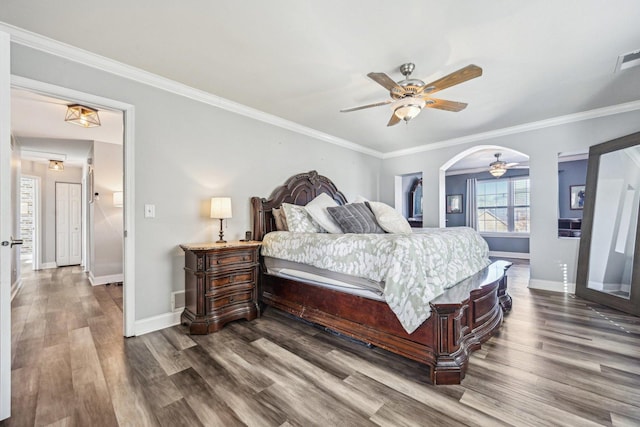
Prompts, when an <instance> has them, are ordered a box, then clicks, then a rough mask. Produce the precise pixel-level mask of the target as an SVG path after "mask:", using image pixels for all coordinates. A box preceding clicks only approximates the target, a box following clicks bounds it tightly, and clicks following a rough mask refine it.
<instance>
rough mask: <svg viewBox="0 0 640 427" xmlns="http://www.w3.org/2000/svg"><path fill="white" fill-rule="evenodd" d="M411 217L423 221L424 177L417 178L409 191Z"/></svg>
mask: <svg viewBox="0 0 640 427" xmlns="http://www.w3.org/2000/svg"><path fill="white" fill-rule="evenodd" d="M409 217H410V218H409V219H412V220H420V221H422V179H416V180H415V182H414V183H413V185H412V186H411V191H409Z"/></svg>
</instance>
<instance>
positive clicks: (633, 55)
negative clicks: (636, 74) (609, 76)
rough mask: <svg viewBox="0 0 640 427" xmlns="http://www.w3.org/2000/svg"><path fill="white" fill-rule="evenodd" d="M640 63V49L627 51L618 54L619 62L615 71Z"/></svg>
mask: <svg viewBox="0 0 640 427" xmlns="http://www.w3.org/2000/svg"><path fill="white" fill-rule="evenodd" d="M638 65H640V50H636V51H635V52H629V53H625V54H624V55H620V56H618V62H617V63H616V69H615V71H614V72H616V73H617V72H618V71H622V70H626V69H627V68H631V67H637V66H638Z"/></svg>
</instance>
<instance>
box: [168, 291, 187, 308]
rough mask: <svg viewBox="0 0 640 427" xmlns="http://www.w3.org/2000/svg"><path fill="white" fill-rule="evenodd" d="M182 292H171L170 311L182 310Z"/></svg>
mask: <svg viewBox="0 0 640 427" xmlns="http://www.w3.org/2000/svg"><path fill="white" fill-rule="evenodd" d="M184 304H185V302H184V291H177V292H171V311H173V312H176V311H182V310H184Z"/></svg>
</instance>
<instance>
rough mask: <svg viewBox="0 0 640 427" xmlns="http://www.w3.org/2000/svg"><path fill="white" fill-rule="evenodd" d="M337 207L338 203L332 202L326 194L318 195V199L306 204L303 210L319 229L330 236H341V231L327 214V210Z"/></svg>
mask: <svg viewBox="0 0 640 427" xmlns="http://www.w3.org/2000/svg"><path fill="white" fill-rule="evenodd" d="M336 206H339V205H338V202H336V201H335V200H333V199H332V198H331V196H329V195H328V194H327V193H320V195H319V196H318V197H316V198H315V199H313V200H312V201H310V202H309V203H307V206H305V207H304V208H305V209H306V210H307V213H308V214H309V215H311V218H313V219H314V220H315V221H316V222H317V223H318V224H320V227H322V228H324V229H325V230H326V231H328V232H329V233H332V234H342V229H341V228H340V226H339V225H338V224H337V223H336V222H335V221H334V219H333V218H332V217H331V215H329V212H327V208H329V207H336Z"/></svg>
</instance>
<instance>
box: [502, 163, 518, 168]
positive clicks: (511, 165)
mask: <svg viewBox="0 0 640 427" xmlns="http://www.w3.org/2000/svg"><path fill="white" fill-rule="evenodd" d="M519 164H520V163H518V162H511V163H507V164H506V165H505V166H506V167H508V168H512V167H514V166H517V165H519Z"/></svg>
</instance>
